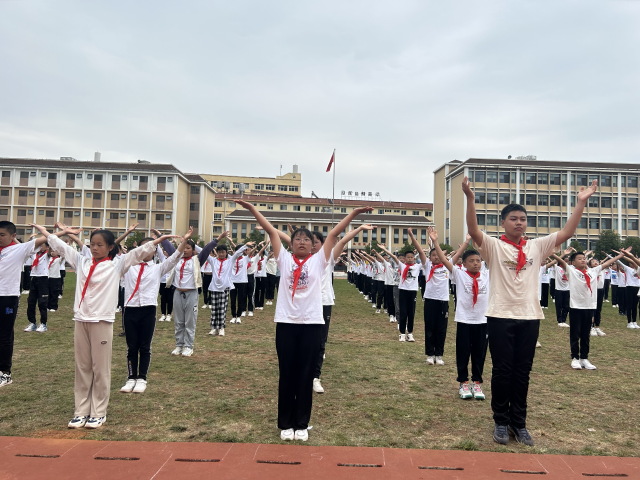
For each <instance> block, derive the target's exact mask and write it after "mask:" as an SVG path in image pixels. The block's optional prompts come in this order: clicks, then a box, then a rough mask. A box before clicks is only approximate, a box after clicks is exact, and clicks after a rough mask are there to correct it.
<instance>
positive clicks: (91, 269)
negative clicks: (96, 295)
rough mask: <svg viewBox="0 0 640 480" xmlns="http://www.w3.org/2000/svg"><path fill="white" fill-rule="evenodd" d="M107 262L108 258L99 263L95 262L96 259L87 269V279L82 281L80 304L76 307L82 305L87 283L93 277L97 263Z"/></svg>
mask: <svg viewBox="0 0 640 480" xmlns="http://www.w3.org/2000/svg"><path fill="white" fill-rule="evenodd" d="M107 260H111V259H110V258H109V257H105V258H103V259H102V260H100V261H99V262H96V259H95V258H94V259H93V263H92V264H91V268H90V269H89V274H88V275H87V279H86V280H85V281H84V287H83V288H82V297H80V303H79V304H78V307H80V305H82V301H83V300H84V294H85V293H87V287H88V286H89V281H90V280H91V276H92V275H93V271H94V270H95V269H96V266H97V265H98V264H99V263H102V262H106V261H107Z"/></svg>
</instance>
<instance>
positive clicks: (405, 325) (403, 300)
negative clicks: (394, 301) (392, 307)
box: [398, 290, 417, 334]
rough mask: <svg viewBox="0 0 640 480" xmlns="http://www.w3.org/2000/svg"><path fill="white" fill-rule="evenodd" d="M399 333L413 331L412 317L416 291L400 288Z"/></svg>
mask: <svg viewBox="0 0 640 480" xmlns="http://www.w3.org/2000/svg"><path fill="white" fill-rule="evenodd" d="M398 293H399V294H400V302H399V303H400V305H399V306H400V333H403V334H404V333H413V318H414V316H415V313H416V311H415V304H416V293H417V292H416V291H415V290H400V291H399V292H398Z"/></svg>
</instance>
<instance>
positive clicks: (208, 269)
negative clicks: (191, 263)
mask: <svg viewBox="0 0 640 480" xmlns="http://www.w3.org/2000/svg"><path fill="white" fill-rule="evenodd" d="M212 261H213V257H212V256H211V255H209V257H207V259H206V260H205V262H204V265H202V268H201V269H200V272H202V273H211V272H212V270H211V262H212Z"/></svg>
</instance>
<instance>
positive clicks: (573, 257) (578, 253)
mask: <svg viewBox="0 0 640 480" xmlns="http://www.w3.org/2000/svg"><path fill="white" fill-rule="evenodd" d="M578 255H584V252H573V253H572V254H571V257H569V260H570V261H572V262H573V261H574V260H575V259H576V257H577V256H578Z"/></svg>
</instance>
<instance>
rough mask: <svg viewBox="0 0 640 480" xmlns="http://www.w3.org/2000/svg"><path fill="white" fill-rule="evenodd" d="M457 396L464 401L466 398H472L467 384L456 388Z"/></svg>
mask: <svg viewBox="0 0 640 480" xmlns="http://www.w3.org/2000/svg"><path fill="white" fill-rule="evenodd" d="M458 394H459V395H460V398H461V399H462V400H466V399H468V398H471V397H473V394H472V393H471V389H470V388H469V382H464V383H461V384H460V387H459V388H458Z"/></svg>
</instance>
